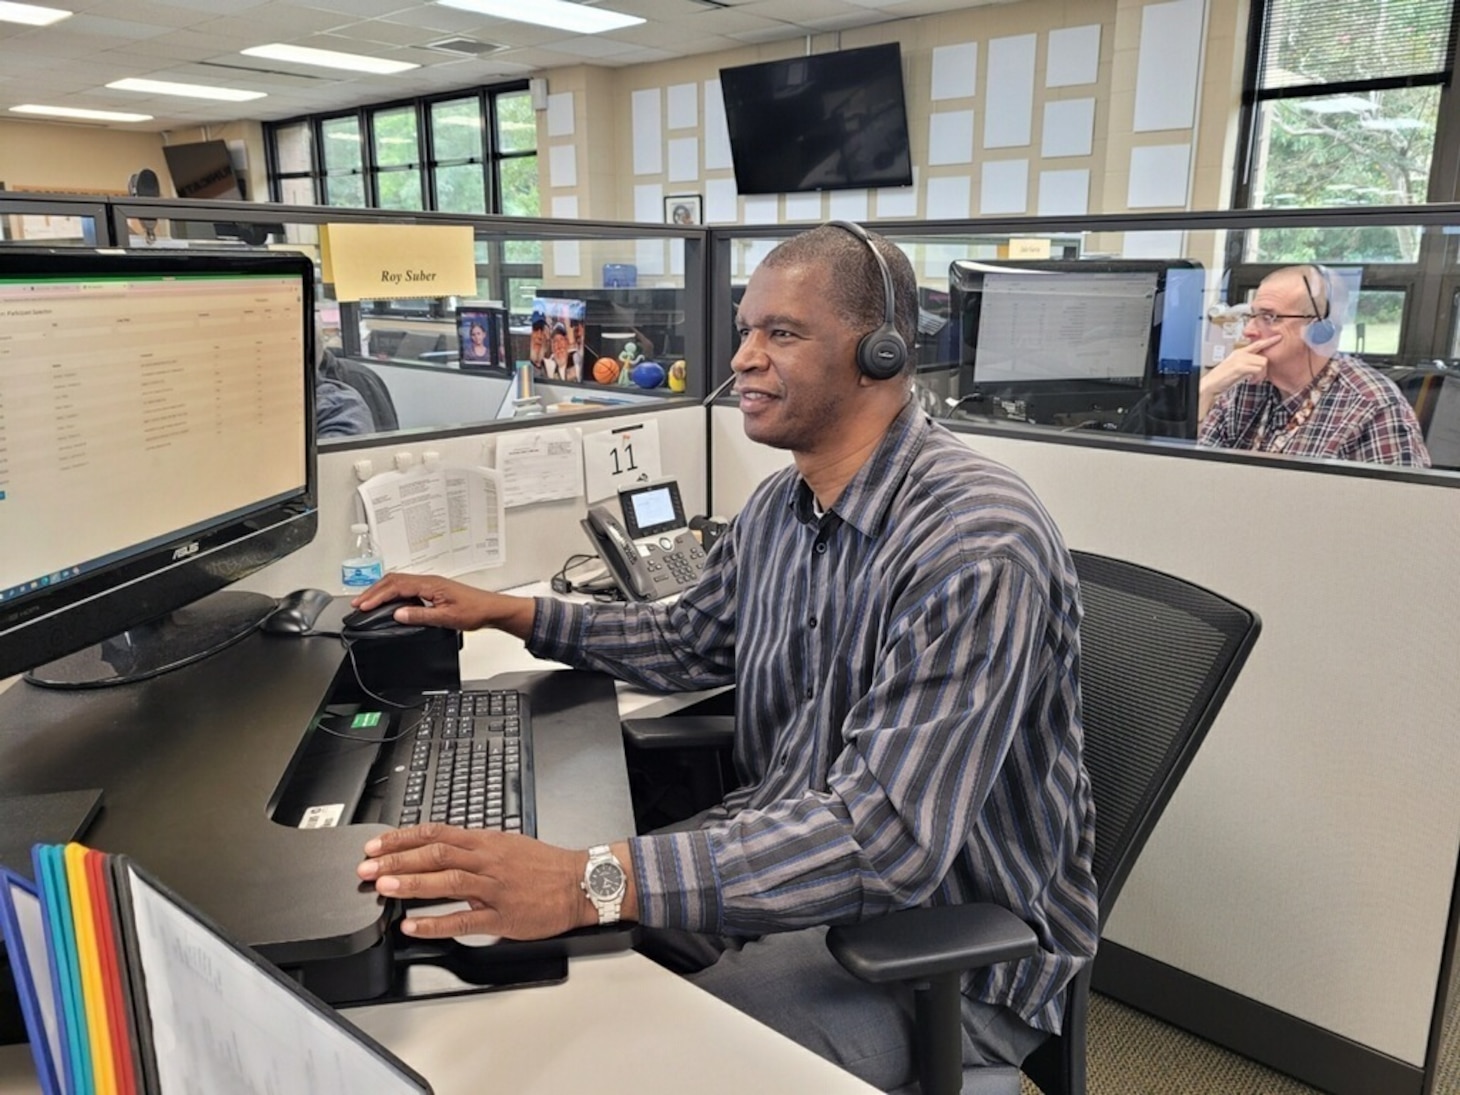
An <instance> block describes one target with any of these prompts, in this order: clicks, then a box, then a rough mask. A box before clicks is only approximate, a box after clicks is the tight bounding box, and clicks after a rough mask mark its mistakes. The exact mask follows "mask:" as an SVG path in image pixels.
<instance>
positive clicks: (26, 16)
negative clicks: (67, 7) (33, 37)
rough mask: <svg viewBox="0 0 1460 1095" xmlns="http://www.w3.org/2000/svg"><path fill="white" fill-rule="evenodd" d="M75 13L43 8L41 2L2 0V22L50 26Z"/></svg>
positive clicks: (29, 25) (0, 6) (0, 2)
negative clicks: (19, 2)
mask: <svg viewBox="0 0 1460 1095" xmlns="http://www.w3.org/2000/svg"><path fill="white" fill-rule="evenodd" d="M72 14H73V13H72V12H69V11H62V10H61V9H60V8H43V7H41V6H40V5H39V4H13V3H11V2H10V0H0V23H24V24H25V25H26V26H28V27H48V26H50V25H51V24H52V23H59V22H60V21H61V20H62V19H69V18H70V17H71V15H72Z"/></svg>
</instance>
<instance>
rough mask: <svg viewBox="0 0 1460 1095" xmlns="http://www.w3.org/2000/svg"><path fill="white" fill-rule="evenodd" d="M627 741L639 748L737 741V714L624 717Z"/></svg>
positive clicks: (694, 746)
mask: <svg viewBox="0 0 1460 1095" xmlns="http://www.w3.org/2000/svg"><path fill="white" fill-rule="evenodd" d="M623 727H624V740H625V741H627V742H628V743H629V744H630V745H632V746H634V747H635V748H638V749H704V748H714V747H717V746H724V747H726V748H728V747H729V746H730V745H731V744H732V743H733V742H734V740H735V716H734V715H666V716H665V717H664V718H662V719H624V720H623Z"/></svg>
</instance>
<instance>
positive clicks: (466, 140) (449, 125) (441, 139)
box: [431, 98, 482, 176]
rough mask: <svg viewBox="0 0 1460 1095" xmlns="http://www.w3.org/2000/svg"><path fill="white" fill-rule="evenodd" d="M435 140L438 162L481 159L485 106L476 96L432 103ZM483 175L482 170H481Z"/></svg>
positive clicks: (433, 137)
mask: <svg viewBox="0 0 1460 1095" xmlns="http://www.w3.org/2000/svg"><path fill="white" fill-rule="evenodd" d="M431 140H432V141H433V142H434V154H435V156H436V162H437V163H442V162H445V161H447V160H469V159H476V160H480V159H481V156H482V108H481V103H480V102H479V101H478V100H477V99H475V98H472V99H453V100H451V101H449V102H444V103H432V104H431ZM478 176H480V172H478Z"/></svg>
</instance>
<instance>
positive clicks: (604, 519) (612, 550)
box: [583, 479, 705, 601]
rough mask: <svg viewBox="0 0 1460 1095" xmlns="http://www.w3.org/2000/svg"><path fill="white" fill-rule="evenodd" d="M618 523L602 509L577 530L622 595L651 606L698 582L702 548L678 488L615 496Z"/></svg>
mask: <svg viewBox="0 0 1460 1095" xmlns="http://www.w3.org/2000/svg"><path fill="white" fill-rule="evenodd" d="M619 508H620V509H621V510H622V512H623V517H624V520H623V523H622V524H621V523H620V522H619V520H618V518H617V517H615V516H614V514H613V513H612V512H611V511H610V510H609V509H608V507H607V506H594V507H592V508H591V509H590V510H589V511H588V517H587V519H586V520H584V522H583V529H584V531H585V532H586V533H587V534H588V538H589V539H590V540H592V541H593V543H594V546H595V547H596V548H597V549H598V553H599V555H600V556H601V557H602V558H603V562H604V565H605V566H606V567H608V570H609V573H610V574H612V575H613V577H614V580H615V581H616V582H617V583H618V586H619V588H620V589H621V590H622V591H623V593H624V596H626V597H628V598H629V599H630V600H635V601H657V600H658V599H659V598H661V597H669V596H673V595H674V594H676V593H679V592H681V591H683V590H685V589H687V588H688V587H690V586H691V585H693V584H694V583H695V582H696V581H698V580H699V576H700V571H701V570H703V569H704V565H705V549H704V548H703V547H701V546H700V542H699V540H698V539H696V537H695V534H694V533H693V532H691V531H690V529H689V524H688V522H687V521H686V520H685V517H684V502H683V501H682V500H681V499H680V496H679V483H678V482H677V481H675V480H673V479H661V480H656V481H654V482H652V483H640V484H636V485H634V486H632V487H626V488H625V489H623V490H621V491H619Z"/></svg>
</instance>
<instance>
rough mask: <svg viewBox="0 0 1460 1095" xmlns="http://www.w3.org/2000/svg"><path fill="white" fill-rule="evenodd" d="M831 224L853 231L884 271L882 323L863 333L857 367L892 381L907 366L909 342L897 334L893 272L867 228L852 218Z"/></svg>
mask: <svg viewBox="0 0 1460 1095" xmlns="http://www.w3.org/2000/svg"><path fill="white" fill-rule="evenodd" d="M826 223H827V224H828V225H830V226H831V227H834V228H840V229H841V230H842V231H843V232H850V233H851V234H852V235H854V236H856V237H857V239H859V240H861V241H862V242H863V243H865V244H866V245H867V250H869V251H871V252H872V257H873V258H874V259H876V260H877V269H878V270H880V271H882V289H883V293H884V299H885V301H886V304H885V308H884V310H883V316H882V326H880V327H878V328H877V329H876V330H875V331H872V332H870V333H868V334H865V335H863V336H862V340H861V341H860V342H858V343H857V368H859V369H861V370H862V375H863V376H866V377H869V378H870V379H872V380H891V379H892V378H893V377H895V376H896V375H897V374H898V373H900V372H902V370H903V368H904V367H905V366H906V365H907V343H906V342H904V341H903V340H902V336H901V335H900V334H898V333H897V308H896V300H895V296H894V292H893V287H892V271H890V270H889V269H887V260H886V259H884V258H883V257H882V252H881V251H879V250H877V245H876V244H875V243H873V242H872V237H871V236H869V235H867V230H866V229H865V228H863V227H862V226H861V225H860V224H857V223H855V222H853V221H827V222H826Z"/></svg>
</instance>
